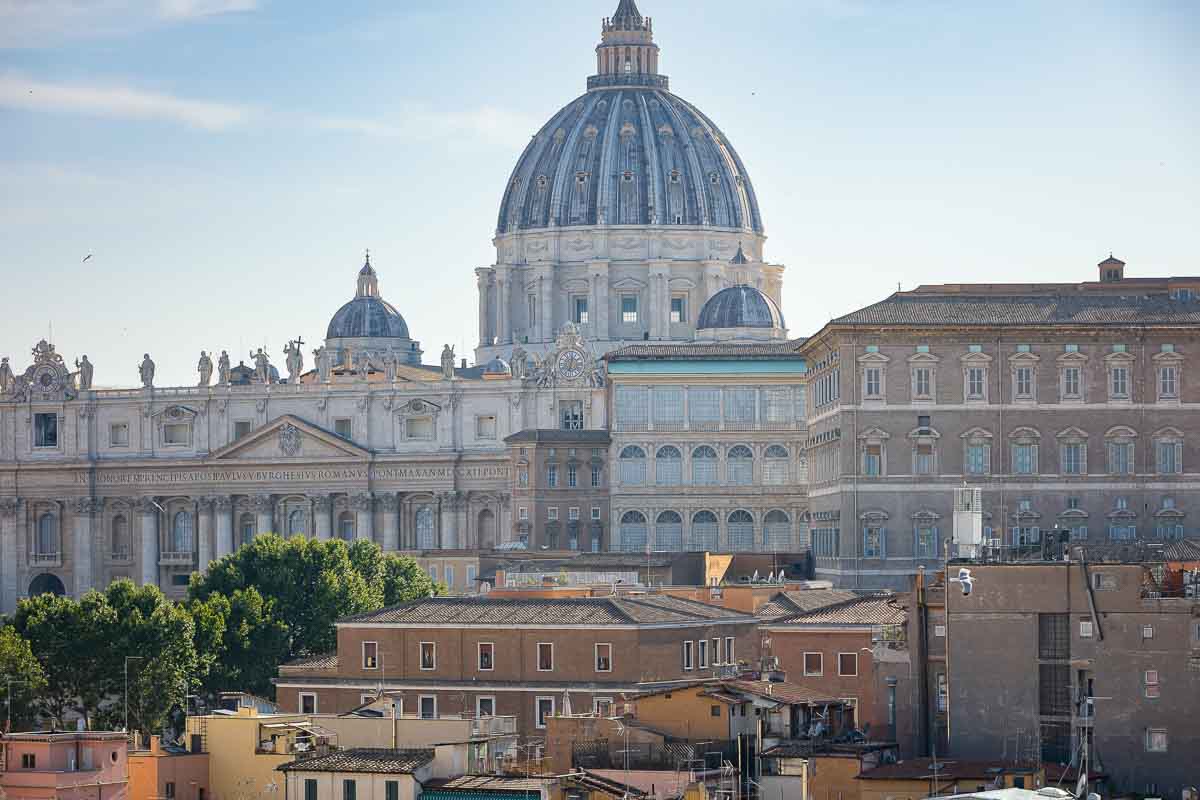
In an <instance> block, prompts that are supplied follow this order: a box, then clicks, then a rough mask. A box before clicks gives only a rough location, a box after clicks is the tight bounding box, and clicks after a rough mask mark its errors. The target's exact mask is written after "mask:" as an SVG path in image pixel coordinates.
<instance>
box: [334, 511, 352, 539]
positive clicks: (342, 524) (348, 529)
mask: <svg viewBox="0 0 1200 800" xmlns="http://www.w3.org/2000/svg"><path fill="white" fill-rule="evenodd" d="M337 532H338V538H339V539H341V540H342V541H343V542H353V541H354V535H355V531H354V513H353V512H350V511H343V512H342V513H341V514H339V515H338V527H337Z"/></svg>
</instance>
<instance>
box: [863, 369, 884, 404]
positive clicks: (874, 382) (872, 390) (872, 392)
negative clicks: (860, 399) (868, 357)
mask: <svg viewBox="0 0 1200 800" xmlns="http://www.w3.org/2000/svg"><path fill="white" fill-rule="evenodd" d="M882 383H883V380H882V378H881V377H880V370H879V367H868V368H867V369H866V370H865V371H864V378H863V395H864V396H865V397H879V395H880V392H881V389H882Z"/></svg>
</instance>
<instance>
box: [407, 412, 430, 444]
mask: <svg viewBox="0 0 1200 800" xmlns="http://www.w3.org/2000/svg"><path fill="white" fill-rule="evenodd" d="M404 430H405V433H406V434H407V436H408V438H409V439H413V440H420V441H429V440H432V439H433V418H432V417H412V418H411V419H408V420H405V426H404Z"/></svg>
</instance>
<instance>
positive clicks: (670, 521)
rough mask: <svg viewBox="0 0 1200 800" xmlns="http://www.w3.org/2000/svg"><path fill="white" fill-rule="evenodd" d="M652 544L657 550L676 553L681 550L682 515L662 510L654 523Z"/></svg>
mask: <svg viewBox="0 0 1200 800" xmlns="http://www.w3.org/2000/svg"><path fill="white" fill-rule="evenodd" d="M654 544H655V548H656V549H658V550H668V551H670V552H672V553H678V552H679V551H681V550H683V517H681V516H679V515H678V514H676V513H675V512H674V511H664V512H662V513H661V514H659V515H658V519H657V520H656V521H655V523H654Z"/></svg>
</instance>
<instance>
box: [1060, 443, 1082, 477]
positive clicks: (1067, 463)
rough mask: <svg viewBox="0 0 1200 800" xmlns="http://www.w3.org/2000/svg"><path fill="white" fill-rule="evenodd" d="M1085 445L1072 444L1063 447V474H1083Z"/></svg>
mask: <svg viewBox="0 0 1200 800" xmlns="http://www.w3.org/2000/svg"><path fill="white" fill-rule="evenodd" d="M1083 447H1084V446H1083V444H1082V443H1079V442H1071V443H1068V444H1064V445H1063V446H1062V473H1063V474H1064V475H1082V474H1083V453H1084V450H1083Z"/></svg>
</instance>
